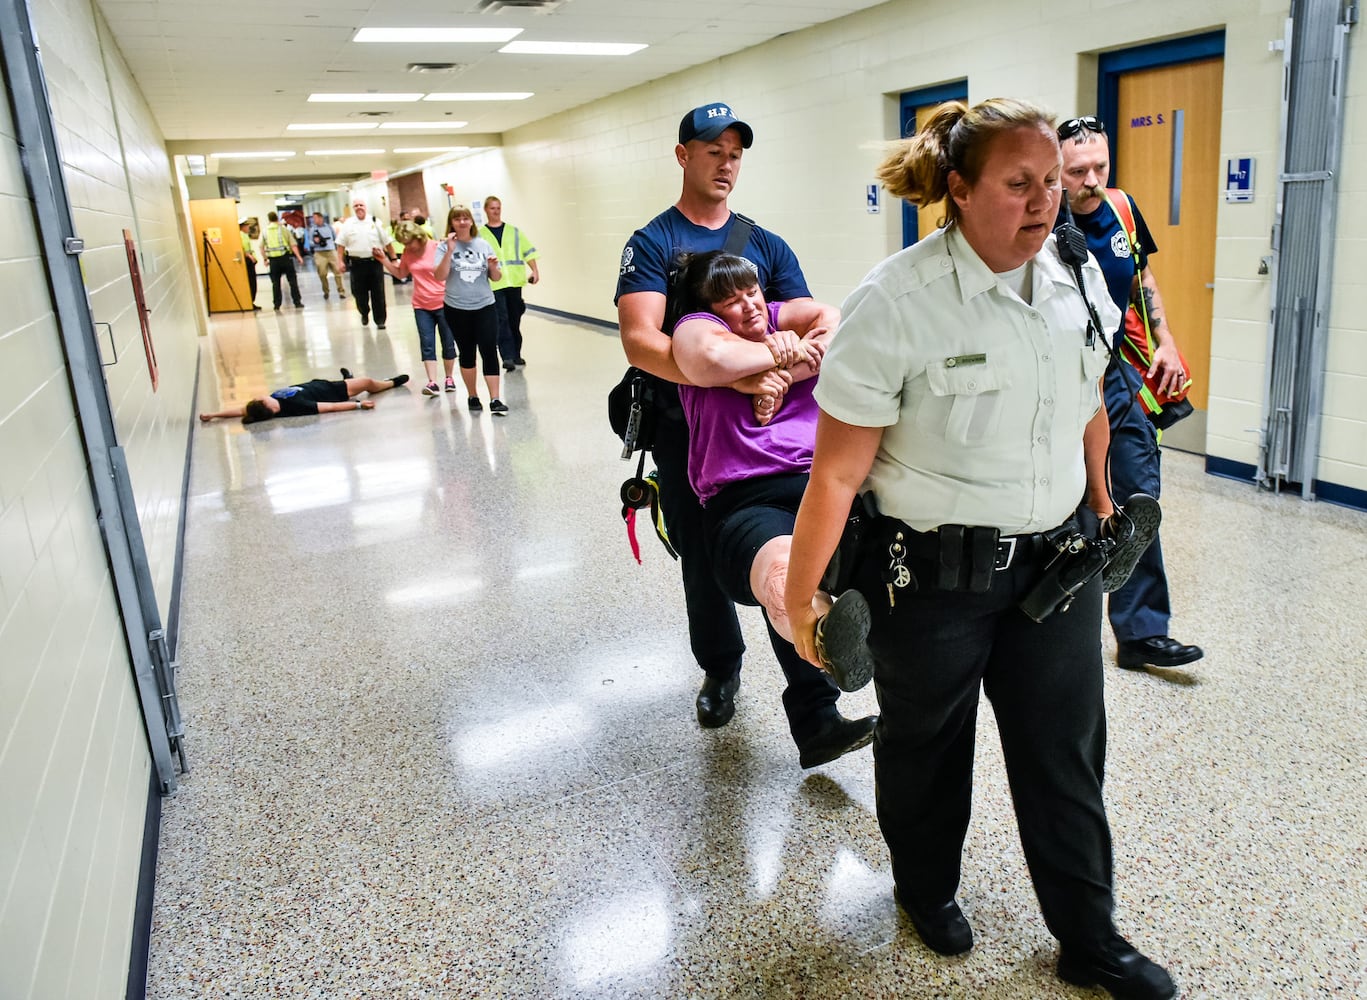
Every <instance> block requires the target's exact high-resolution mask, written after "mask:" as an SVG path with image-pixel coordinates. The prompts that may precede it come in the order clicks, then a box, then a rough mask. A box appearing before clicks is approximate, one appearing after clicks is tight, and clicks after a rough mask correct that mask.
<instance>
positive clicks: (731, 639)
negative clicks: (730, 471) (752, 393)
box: [653, 412, 840, 743]
mask: <svg viewBox="0 0 1367 1000" xmlns="http://www.w3.org/2000/svg"><path fill="white" fill-rule="evenodd" d="M653 457H654V459H655V468H656V471H657V479H658V481H659V484H660V504H661V506H662V507H663V508H664V517H665V527H666V528H667V529H668V531H669V540H670V541H671V542H672V543H673V545H674V549H675V551H677V552H678V553H679V568H680V569H681V570H682V571H683V586H684V601H685V603H686V605H687V608H688V638H689V642H690V644H691V645H692V648H693V657H694V658H695V659H696V660H697V661H698V666H700V667H702V668H703V670H704V671H705V672H706V673H707V674H708V676H710V677H716V678H719V679H722V680H725V679H726V678H729V677H731V676H733V675H734V674H737V673H739V672H740V661H741V656H742V655H743V654H744V653H745V640H744V639H742V638H741V632H740V622H739V621H738V620H737V618H736V606H735V605H734V604H733V603H732V601H731V599H730V598H729V597H727V596H726V594H725V593H724V592H723V591H722V588H721V584H720V583H719V582H718V580H717V574H716V572H715V570H714V567H713V565H712V546H711V540H710V538H709V537H708V533H707V522H706V518H705V514H704V511H703V508H702V505H701V504H699V503H698V497H697V494H695V493H694V492H693V487H692V486H690V485H689V483H688V425H687V424H686V423H685V422H684V419H683V415H682V412H680V413H679V415H678V416H675V417H671V418H666V419H662V420H661V421H660V423H659V426H658V428H657V430H656V432H655V450H654V455H653ZM764 624H765V626H766V627H768V629H769V644H770V645H771V646H773V648H774V653H775V655H776V656H778V661H779V666H780V667H781V668H782V669H783V675H784V677H786V678H787V680H788V687H787V688H786V689H785V690H784V692H783V709H784V711H785V712H786V713H787V714H788V728H789V730H790V731H791V732H792V734H793V740H794V741H795V742H797V743H802V742H803V741H804V740H805V739H806V737H808V736H810V735H811V734H812V733H813V732H815V731H816V730H817V729H819V728H821V724H822V723H824V722H826V721H828V720H829V719H830V717H831V716H832V714H834V712H835V700H836V697H837V696H838V695H839V693H840V692H839V689H838V688H836V686H835V685H834V684H833V683H831V681H830V680H829V679H828V678H827V677H826V675H825V674H823V673H822V672H821V671H819V670H817V669H816V668H815V667H813V666H812V665H811V664H810V663H808V662H807V661H806V660H804V659H802V658H801V657H800V656H798V655H797V651H796V650H794V649H793V646H792V644H791V643H788V642H785V641H784V639H783V638H782V637H781V636H780V635H779V634H778V633H777V632H775V631H774V629H773V627H772V626H771V625H769V620H768V618H766V619H765V620H764ZM784 647H786V650H785V649H784Z"/></svg>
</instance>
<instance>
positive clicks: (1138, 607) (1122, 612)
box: [1105, 362, 1172, 642]
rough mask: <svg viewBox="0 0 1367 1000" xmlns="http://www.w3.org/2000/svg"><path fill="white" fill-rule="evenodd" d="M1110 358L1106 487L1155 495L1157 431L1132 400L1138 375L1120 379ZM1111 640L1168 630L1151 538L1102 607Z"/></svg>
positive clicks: (1121, 496) (1164, 591)
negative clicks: (1127, 576)
mask: <svg viewBox="0 0 1367 1000" xmlns="http://www.w3.org/2000/svg"><path fill="white" fill-rule="evenodd" d="M1122 374H1123V373H1122V372H1121V370H1120V369H1119V368H1118V367H1117V366H1116V364H1115V362H1111V366H1110V367H1109V368H1107V369H1106V382H1105V389H1106V413H1107V415H1108V416H1109V417H1110V421H1111V464H1110V468H1111V490H1112V492H1113V493H1114V494H1115V499H1116V502H1117V503H1120V504H1124V502H1125V500H1126V499H1127V498H1128V497H1129V496H1130V495H1131V494H1132V493H1148V494H1149V495H1150V496H1153V497H1154V498H1158V497H1159V496H1160V495H1161V493H1162V489H1163V484H1162V480H1161V476H1160V467H1159V466H1160V455H1159V450H1158V435H1157V433H1156V432H1155V431H1154V427H1153V424H1151V423H1150V422H1149V418H1148V417H1146V416H1144V409H1143V407H1141V406H1140V405H1139V402H1138V401H1137V400H1136V401H1135V403H1134V405H1133V406H1130V403H1129V401H1130V400H1131V399H1133V397H1134V393H1135V389H1136V388H1137V386H1138V374H1137V373H1132V374H1131V376H1130V377H1129V379H1128V381H1127V380H1126V379H1125V378H1122ZM1107 612H1108V616H1109V618H1110V620H1111V629H1112V630H1113V631H1114V632H1115V637H1116V640H1117V641H1119V642H1129V641H1131V640H1135V639H1147V638H1148V637H1149V636H1154V635H1167V634H1168V619H1169V618H1170V617H1171V615H1172V608H1171V606H1170V604H1169V601H1168V577H1167V573H1166V571H1165V570H1164V568H1163V546H1162V543H1161V542H1160V540H1159V539H1158V538H1154V540H1153V544H1152V545H1150V546H1149V547H1148V548H1147V549H1146V550H1145V551H1144V554H1143V555H1142V556H1140V557H1139V562H1138V563H1137V564H1136V565H1135V567H1134V572H1133V573H1132V574H1131V575H1130V579H1129V580H1128V581H1127V582H1126V584H1125V586H1123V587H1121V588H1120V589H1119V590H1117V591H1116V592H1115V593H1113V594H1111V597H1110V604H1109V606H1108V608H1107Z"/></svg>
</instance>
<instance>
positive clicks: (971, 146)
mask: <svg viewBox="0 0 1367 1000" xmlns="http://www.w3.org/2000/svg"><path fill="white" fill-rule="evenodd" d="M1018 128H1041V129H1044V130H1046V131H1048V132H1049V134H1050V135H1053V134H1054V116H1053V115H1051V114H1050V113H1049V112H1047V111H1045V110H1044V109H1043V108H1040V107H1037V106H1036V105H1033V104H1030V103H1028V102H1027V101H1019V100H1016V99H1014V98H1010V97H994V98H991V99H990V100H986V101H983V102H982V103H981V104H975V105H973V106H972V107H971V108H970V107H969V106H968V105H967V104H965V103H964V102H963V101H948V102H946V103H945V104H941V105H940V106H939V107H938V108H936V109H935V110H934V111H933V112H931V115H930V118H929V119H927V121H926V123H925V125H924V126H922V128H921V129H920V130H919V131H918V132H917V133H916V134H915V135H913V136H911V137H909V138H907V139H902V140H901V141H899V142H896V143H894V144H893V146H892V150H891V152H889V153H888V155H887V156H886V157H885V158H884V159H883V162H882V163H880V164H879V165H878V169H877V171H875V176H876V177H877V178H878V179H879V180H880V181H881V182H882V183H883V186H884V187H885V188H887V190H888V193H889V194H891V195H892V196H893V197H894V198H903V199H905V200H906V201H909V202H911V203H912V204H913V205H919V206H928V205H934V204H935V203H936V202H938V201H944V202H945V216H946V218H945V224H946V225H952V224H953V223H954V222H956V221H957V220H958V218H959V206H958V204H957V203H956V202H955V201H954V199H953V198H950V197H949V174H950V172H951V171H957V172H958V173H959V175H960V176H961V177H963V178H964V180H966V181H968V182H969V183H970V184H972V183H974V182H976V181H977V179H978V175H979V174H980V173H981V172H982V166H983V163H984V161H985V160H986V157H987V147H988V145H989V144H990V143H991V142H992V140H993V139H995V138H996V137H997V136H998V135H1000V134H1002V133H1003V132H1009V131H1011V130H1012V129H1018Z"/></svg>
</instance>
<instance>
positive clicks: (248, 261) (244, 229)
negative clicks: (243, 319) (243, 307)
mask: <svg viewBox="0 0 1367 1000" xmlns="http://www.w3.org/2000/svg"><path fill="white" fill-rule="evenodd" d="M251 227H252V220H251V219H243V220H241V221H240V222H238V224H237V229H238V232H240V233H241V234H242V264H243V266H244V267H246V269H247V288H248V290H249V291H250V292H251V293H252V310H253V311H256V310H258V309H260V308H261V307H260V306H259V305H257V304H256V248H255V247H254V246H252V236H251V233H250V232H249V230H250V229H251Z"/></svg>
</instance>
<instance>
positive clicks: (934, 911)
mask: <svg viewBox="0 0 1367 1000" xmlns="http://www.w3.org/2000/svg"><path fill="white" fill-rule="evenodd" d="M892 895H893V898H895V899H896V900H897V905H898V906H900V907H901V908H902V911H903V912H904V913H905V914H906V915H907V916H908V917H909V918H910V919H911V926H913V927H915V928H916V933H917V934H919V935H921V940H922V941H924V942H925V944H926V947H927V948H929V949H930V950H931V951H934V952H938V953H940V954H941V955H962V954H963V953H964V952H966V951H968V950H970V949H971V948H972V947H973V928H972V927H970V926H969V925H968V918H967V917H965V916H964V911H963V910H961V909H959V904H958V903H956V902H955V901H954V900H952V899H951V900H950V901H949V902H948V903H941V904H940V905H939V906H908V905H907V904H906V902H905V901H903V899H902V897H901V895H900V894H899V893H898V892H897V890H896V889H894V890H893V893H892Z"/></svg>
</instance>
